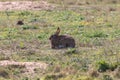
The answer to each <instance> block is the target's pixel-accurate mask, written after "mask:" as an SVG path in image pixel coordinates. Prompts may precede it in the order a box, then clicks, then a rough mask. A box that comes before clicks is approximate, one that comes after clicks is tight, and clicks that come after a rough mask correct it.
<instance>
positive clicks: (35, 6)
mask: <svg viewBox="0 0 120 80" xmlns="http://www.w3.org/2000/svg"><path fill="white" fill-rule="evenodd" d="M53 8H54V6H53V5H51V4H48V3H47V2H45V1H12V2H11V1H6V2H0V11H5V10H52V9H53Z"/></svg>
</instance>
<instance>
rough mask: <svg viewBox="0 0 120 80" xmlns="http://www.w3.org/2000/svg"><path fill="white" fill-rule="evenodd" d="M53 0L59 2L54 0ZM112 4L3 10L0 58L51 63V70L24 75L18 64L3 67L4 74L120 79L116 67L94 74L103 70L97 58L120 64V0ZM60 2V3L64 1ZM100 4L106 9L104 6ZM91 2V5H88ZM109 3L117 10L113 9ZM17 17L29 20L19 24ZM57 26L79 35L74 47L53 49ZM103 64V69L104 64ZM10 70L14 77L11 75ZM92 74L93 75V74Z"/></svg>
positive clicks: (51, 79)
mask: <svg viewBox="0 0 120 80" xmlns="http://www.w3.org/2000/svg"><path fill="white" fill-rule="evenodd" d="M64 1H67V0H64ZM110 1H111V2H112V1H113V0H110ZM49 2H51V3H54V4H56V2H55V1H54V0H50V1H49ZM88 2H89V1H88ZM103 2H104V1H103ZM106 3H107V4H106ZM108 3H109V1H108V2H107V1H106V2H105V3H104V4H106V5H104V6H103V5H102V4H100V2H97V4H98V5H96V4H94V3H90V2H89V4H88V3H85V4H84V5H85V6H86V7H78V8H74V7H73V9H71V5H74V6H75V5H76V4H75V3H74V2H72V1H68V2H65V3H64V4H65V6H64V7H62V10H60V9H59V6H58V8H57V9H55V10H52V11H46V10H42V11H29V10H28V11H7V12H6V11H1V12H0V16H1V18H0V48H1V49H0V50H1V52H0V53H1V54H2V56H1V57H0V60H6V59H8V60H15V61H37V62H39V61H43V62H46V63H48V64H49V67H48V69H47V70H46V71H41V70H37V71H36V72H35V75H34V76H32V77H30V75H27V76H23V74H22V73H21V72H20V71H21V69H20V70H19V69H16V68H14V67H12V69H1V68H0V69H1V70H2V71H0V73H5V74H7V75H6V76H7V78H9V79H12V78H13V80H14V79H16V78H17V79H20V80H29V79H36V80H39V79H40V80H72V79H75V80H111V79H113V80H114V79H116V77H114V76H112V73H113V72H114V71H110V72H107V71H105V72H104V73H100V72H98V74H99V76H97V77H94V76H95V75H96V74H97V73H96V71H97V70H98V69H99V68H101V64H100V65H99V67H96V65H98V64H97V62H101V61H105V64H106V63H109V64H108V65H111V64H112V63H113V64H116V63H117V64H118V66H119V59H120V45H119V43H120V39H119V38H120V29H119V21H120V16H119V14H120V12H119V9H118V8H119V7H120V6H119V3H117V4H118V5H116V6H114V5H115V4H114V3H110V4H108ZM58 4H60V5H61V3H60V1H59V0H58V2H57V5H58ZM77 4H78V3H77ZM78 5H80V3H79V4H78ZM78 5H77V6H78ZM92 5H94V6H95V7H92ZM100 5H102V6H103V7H102V8H101V7H100ZM87 6H90V7H91V8H90V9H88V8H87ZM107 6H110V8H115V9H116V10H115V11H110V10H109V9H108V8H107ZM103 8H104V9H103ZM18 20H24V21H23V22H24V25H22V26H20V25H16V23H17V21H18ZM57 27H60V29H61V33H60V34H68V35H71V36H72V37H74V39H75V40H76V48H75V49H62V50H53V49H51V48H50V43H49V36H50V35H51V34H53V33H54V32H55V31H56V29H57ZM8 54H9V55H8ZM105 64H104V65H105ZM90 65H92V67H93V68H94V70H93V72H95V73H94V74H93V73H91V72H92V71H91V72H89V70H90V69H91V67H89V66H90ZM108 65H107V67H108ZM10 68H11V67H10ZM102 68H103V69H104V68H105V66H102ZM11 71H12V72H13V75H11V74H9V73H10V72H11ZM88 72H89V73H88ZM87 73H88V74H90V75H89V76H88V74H87ZM16 74H17V75H16ZM91 74H92V76H91ZM118 75H119V73H118ZM9 76H12V78H11V77H9ZM106 76H108V77H106ZM2 78H3V80H4V79H5V78H6V77H4V76H2V77H1V79H2ZM7 78H6V79H7ZM106 78H110V79H106ZM117 79H119V78H117Z"/></svg>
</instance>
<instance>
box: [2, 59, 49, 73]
mask: <svg viewBox="0 0 120 80" xmlns="http://www.w3.org/2000/svg"><path fill="white" fill-rule="evenodd" d="M9 65H15V66H25V69H26V73H27V74H28V73H30V74H31V73H32V74H34V70H35V69H41V70H45V69H46V68H47V66H48V65H47V64H46V63H43V62H16V61H10V60H3V61H0V66H3V67H4V66H9Z"/></svg>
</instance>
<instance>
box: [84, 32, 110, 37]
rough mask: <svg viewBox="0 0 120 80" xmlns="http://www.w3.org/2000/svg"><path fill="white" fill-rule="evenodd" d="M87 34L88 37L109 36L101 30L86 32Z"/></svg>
mask: <svg viewBox="0 0 120 80" xmlns="http://www.w3.org/2000/svg"><path fill="white" fill-rule="evenodd" d="M85 36H86V37H89V38H106V37H108V35H107V34H106V33H104V32H101V31H94V32H92V33H88V34H87V33H85Z"/></svg>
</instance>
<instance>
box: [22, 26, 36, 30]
mask: <svg viewBox="0 0 120 80" xmlns="http://www.w3.org/2000/svg"><path fill="white" fill-rule="evenodd" d="M22 28H23V30H27V29H37V28H38V27H37V26H30V25H23V26H22Z"/></svg>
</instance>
